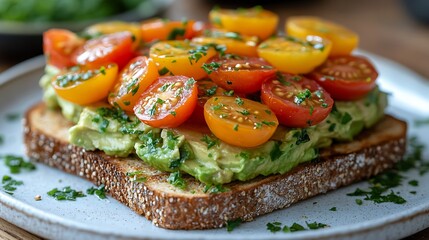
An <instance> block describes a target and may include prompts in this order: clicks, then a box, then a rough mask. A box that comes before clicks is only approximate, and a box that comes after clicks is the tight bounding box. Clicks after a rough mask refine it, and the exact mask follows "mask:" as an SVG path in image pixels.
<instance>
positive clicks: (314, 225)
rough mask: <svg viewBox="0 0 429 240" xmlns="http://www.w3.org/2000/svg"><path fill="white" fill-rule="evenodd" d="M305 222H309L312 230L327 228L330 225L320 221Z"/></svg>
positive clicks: (308, 224)
mask: <svg viewBox="0 0 429 240" xmlns="http://www.w3.org/2000/svg"><path fill="white" fill-rule="evenodd" d="M305 224H307V227H308V228H310V229H311V230H315V229H320V228H325V227H327V226H328V225H326V224H324V223H319V222H312V223H308V222H305Z"/></svg>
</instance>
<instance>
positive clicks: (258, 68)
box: [203, 57, 277, 93]
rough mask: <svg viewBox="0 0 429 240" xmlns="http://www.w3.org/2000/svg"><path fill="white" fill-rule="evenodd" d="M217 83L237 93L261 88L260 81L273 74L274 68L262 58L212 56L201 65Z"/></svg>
mask: <svg viewBox="0 0 429 240" xmlns="http://www.w3.org/2000/svg"><path fill="white" fill-rule="evenodd" d="M203 67H205V68H206V71H207V72H208V73H209V77H210V78H211V79H212V80H213V82H215V83H216V84H217V85H219V86H221V87H223V88H224V89H227V90H234V91H235V92H239V93H253V92H257V91H260V90H261V86H262V82H263V81H264V80H265V79H267V78H269V77H272V76H274V74H275V73H276V71H277V70H276V69H274V67H273V66H271V65H270V64H269V63H267V62H266V61H265V60H264V59H262V58H257V57H249V58H238V59H237V58H229V59H220V58H214V59H212V60H211V61H210V62H209V63H206V64H204V65H203Z"/></svg>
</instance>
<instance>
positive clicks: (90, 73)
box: [51, 64, 118, 105]
mask: <svg viewBox="0 0 429 240" xmlns="http://www.w3.org/2000/svg"><path fill="white" fill-rule="evenodd" d="M117 75H118V66H117V65H116V64H110V65H108V66H107V67H106V68H105V67H101V68H99V69H87V68H85V67H78V66H76V67H73V68H71V69H69V70H67V71H64V72H62V73H61V74H59V75H58V76H56V77H55V78H53V81H52V83H51V85H52V86H53V88H54V90H55V92H56V93H57V94H58V96H60V97H61V98H63V99H65V100H67V101H70V102H72V103H76V104H78V105H87V104H91V103H95V102H98V101H101V100H104V99H105V98H106V97H107V95H108V94H109V91H110V89H111V88H112V87H113V85H114V83H115V80H116V76H117Z"/></svg>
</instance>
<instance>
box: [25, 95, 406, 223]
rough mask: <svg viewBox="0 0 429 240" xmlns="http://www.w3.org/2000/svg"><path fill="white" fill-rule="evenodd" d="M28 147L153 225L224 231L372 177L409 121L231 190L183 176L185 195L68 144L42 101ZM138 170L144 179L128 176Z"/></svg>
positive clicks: (152, 173)
mask: <svg viewBox="0 0 429 240" xmlns="http://www.w3.org/2000/svg"><path fill="white" fill-rule="evenodd" d="M24 124H25V145H26V151H27V154H28V156H30V158H31V159H33V160H35V161H38V162H42V163H44V164H47V165H49V166H51V167H55V168H58V169H60V170H62V171H64V172H68V173H71V174H75V175H78V176H81V177H83V178H86V179H88V180H89V181H91V182H93V183H94V184H96V185H100V184H104V185H105V186H106V191H107V192H108V193H109V194H110V195H111V196H112V197H113V198H115V199H117V200H119V201H120V202H122V203H124V204H126V205H127V206H128V207H130V208H131V209H132V210H134V211H135V212H137V213H138V214H141V215H143V216H145V217H146V218H147V219H149V220H151V221H152V222H153V223H154V224H155V225H157V226H160V227H163V228H168V229H209V228H219V227H222V226H224V225H225V224H226V222H227V221H229V220H235V219H238V218H240V219H242V220H243V221H251V220H252V219H254V218H255V217H257V216H260V215H262V214H266V213H269V212H272V211H274V210H276V209H281V208H285V207H288V206H290V205H291V204H293V203H296V202H298V201H300V200H303V199H307V198H310V197H312V196H315V195H317V194H321V193H326V192H328V191H330V190H334V189H337V188H339V187H341V186H345V185H349V184H351V183H353V182H356V181H359V180H362V179H366V178H369V177H371V176H373V175H376V174H378V173H380V172H381V171H383V170H385V169H388V168H391V167H392V166H393V165H394V164H395V163H396V162H398V161H399V160H400V159H401V158H402V156H403V154H404V152H405V145H406V129H407V126H406V123H405V122H403V121H400V120H398V119H395V118H393V117H391V116H386V117H385V118H384V119H383V120H382V121H381V122H380V123H378V124H377V125H376V126H374V127H373V128H371V129H368V130H366V131H365V132H363V133H362V134H360V135H359V136H358V137H357V138H356V140H355V141H353V142H350V143H339V144H335V145H333V146H331V147H330V148H328V149H323V150H321V154H320V156H321V157H320V158H319V159H318V160H315V161H311V162H308V163H305V164H301V165H299V166H297V167H296V168H294V169H293V170H292V171H290V172H288V173H285V174H282V175H273V176H269V177H258V178H256V179H253V180H251V181H247V182H233V183H230V184H227V185H225V186H224V187H225V188H226V189H228V191H225V192H221V193H216V194H213V193H204V187H205V185H204V184H201V183H199V182H198V181H196V180H195V179H193V178H192V177H187V176H185V180H186V182H187V188H186V189H184V190H182V189H179V188H176V187H174V186H172V185H170V184H169V183H167V178H168V176H169V174H167V173H163V172H160V171H157V170H156V169H154V168H152V167H150V166H148V165H147V164H145V163H144V162H143V161H142V160H140V159H138V158H135V157H129V158H115V157H111V156H107V155H105V154H104V153H103V152H101V151H86V150H85V149H83V148H80V147H77V146H73V145H71V144H69V142H68V140H67V139H68V128H69V127H70V126H71V125H72V124H71V123H70V122H68V121H67V120H65V119H64V118H63V116H62V115H61V114H60V113H59V112H57V111H51V110H48V109H47V107H46V106H45V105H44V104H43V103H40V104H38V105H35V106H34V107H32V108H31V109H29V110H28V112H27V113H26V116H25V123H24ZM135 171H141V174H140V175H139V176H138V178H139V179H141V178H144V179H145V181H136V178H135V176H134V177H130V176H127V173H129V172H135Z"/></svg>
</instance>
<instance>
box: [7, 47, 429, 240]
mask: <svg viewBox="0 0 429 240" xmlns="http://www.w3.org/2000/svg"><path fill="white" fill-rule="evenodd" d="M361 53H362V54H364V55H365V56H368V57H369V58H370V59H374V61H376V62H379V61H380V62H383V63H384V64H387V65H391V66H392V67H394V68H396V69H397V70H398V71H403V72H404V74H406V75H411V76H412V78H413V79H414V80H415V81H426V82H427V81H428V80H425V79H424V77H423V76H421V75H419V74H418V73H416V72H414V71H412V70H411V69H409V68H407V67H406V66H403V65H401V64H399V63H396V62H394V61H392V60H389V59H386V58H384V57H381V56H378V55H375V54H372V53H369V52H365V51H359V54H361ZM44 66H45V58H44V56H43V55H40V56H37V57H34V58H31V59H29V60H26V61H24V62H22V63H19V64H17V65H15V66H13V67H11V68H9V69H8V70H6V71H4V72H2V73H1V74H0V89H2V88H4V87H5V86H6V85H9V84H11V83H12V82H13V80H14V79H17V78H20V77H21V76H23V75H26V74H31V72H34V71H40V70H41V69H43V68H44ZM22 69H24V71H23V70H22ZM0 205H1V206H4V207H6V208H8V210H9V211H19V212H20V213H21V214H22V215H25V216H27V217H30V218H32V220H38V221H39V222H46V223H47V224H56V225H57V226H59V227H63V228H68V229H70V230H71V231H78V232H80V233H82V232H84V233H87V234H90V235H93V236H94V237H102V238H106V237H107V238H110V237H114V238H133V239H153V238H154V237H155V236H154V235H150V234H149V235H146V236H137V235H135V234H129V235H127V234H123V233H117V232H114V231H109V230H106V229H103V230H96V229H95V230H94V229H93V228H91V227H88V226H86V225H84V224H81V223H79V222H76V221H74V220H69V219H67V218H64V217H61V216H57V215H55V214H53V213H47V212H44V211H43V210H40V209H38V208H36V207H34V206H32V205H30V204H27V203H25V202H21V201H20V200H18V199H15V198H14V197H12V196H9V195H7V194H5V193H4V192H0ZM422 215H429V201H428V202H427V203H422V204H421V205H418V206H415V207H413V208H410V209H406V210H404V211H402V212H400V213H398V214H395V215H392V216H386V217H382V218H377V219H374V220H369V221H365V222H362V223H357V224H356V223H355V224H349V225H344V226H341V228H340V227H338V228H328V229H321V230H318V231H316V232H317V234H318V235H317V237H318V238H320V239H327V238H337V237H347V236H353V235H356V234H359V233H362V232H371V231H377V230H382V229H383V228H386V227H389V226H391V225H392V224H393V225H394V224H400V223H401V222H403V221H407V220H410V219H413V218H417V217H420V216H422ZM0 217H2V218H3V219H5V220H9V221H11V222H12V223H13V224H15V225H17V226H19V227H21V228H23V229H26V230H28V231H30V232H33V233H35V234H40V233H39V232H35V231H31V230H29V228H28V227H26V226H22V225H23V224H17V223H16V221H13V219H12V218H9V219H8V218H7V215H6V216H5V215H4V214H3V211H0ZM427 227H429V223H428V224H427V226H426V227H425V228H427ZM425 228H422V229H425ZM422 229H420V230H422ZM225 236H228V235H225V234H221V235H216V236H204V231H201V234H198V235H194V236H189V235H184V236H177V239H186V237H188V238H189V237H191V238H204V239H220V238H222V237H225ZM243 237H244V236H243ZM249 237H250V236H246V239H249ZM309 237H314V231H312V232H299V233H294V234H293V238H294V239H308V238H309ZM155 238H159V239H165V237H164V238H163V237H162V236H161V237H160V236H157V237H155ZM229 238H231V239H240V236H233V235H229ZM261 238H264V239H267V238H270V239H280V238H282V239H284V238H287V236H285V235H279V234H271V235H268V234H266V233H262V234H256V235H255V234H254V235H253V236H251V239H261Z"/></svg>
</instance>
